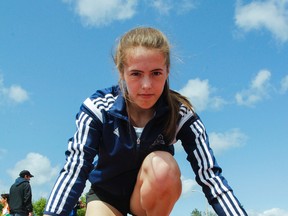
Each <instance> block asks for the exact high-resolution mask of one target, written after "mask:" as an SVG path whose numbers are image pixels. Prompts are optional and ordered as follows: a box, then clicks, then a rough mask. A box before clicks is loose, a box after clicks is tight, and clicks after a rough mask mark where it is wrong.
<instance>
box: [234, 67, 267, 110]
mask: <svg viewBox="0 0 288 216" xmlns="http://www.w3.org/2000/svg"><path fill="white" fill-rule="evenodd" d="M270 77H271V73H270V71H268V70H261V71H259V72H258V74H257V75H256V77H255V78H254V79H253V80H252V82H251V84H250V87H249V88H248V89H245V90H242V91H241V92H238V93H236V95H235V98H236V102H237V103H238V104H239V105H245V106H253V105H255V104H256V103H258V102H260V101H262V100H263V99H264V98H266V97H268V96H269V90H270V87H271V85H270V83H269V81H270Z"/></svg>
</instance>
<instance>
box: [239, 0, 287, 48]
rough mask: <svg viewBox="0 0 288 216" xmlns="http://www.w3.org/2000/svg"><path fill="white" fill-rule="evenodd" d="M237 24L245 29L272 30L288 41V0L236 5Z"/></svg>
mask: <svg viewBox="0 0 288 216" xmlns="http://www.w3.org/2000/svg"><path fill="white" fill-rule="evenodd" d="M239 2H240V1H238V3H239ZM235 22H236V25H237V26H238V27H239V28H241V29H243V30H244V31H247V32H248V31H251V30H255V29H256V30H259V29H261V28H264V29H267V30H268V31H270V32H271V33H272V34H273V36H274V37H275V38H276V39H278V40H279V41H282V42H287V41H288V0H281V1H279V0H266V1H252V2H251V3H249V4H246V5H241V4H240V3H239V4H238V5H237V7H236V14H235Z"/></svg>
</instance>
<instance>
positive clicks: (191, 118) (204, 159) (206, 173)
mask: <svg viewBox="0 0 288 216" xmlns="http://www.w3.org/2000/svg"><path fill="white" fill-rule="evenodd" d="M179 125H180V127H181V128H180V129H179V132H178V134H177V139H180V140H181V141H182V146H183V148H184V150H185V152H186V153H187V160H188V161H189V162H190V164H191V167H192V169H193V171H194V173H195V175H196V181H197V182H198V184H199V185H200V186H201V187H202V190H203V192H204V194H205V196H206V198H207V200H208V202H209V204H210V205H211V206H212V207H213V209H214V210H215V212H216V213H217V215H220V216H226V215H237V216H238V215H243V216H244V215H247V213H246V212H245V210H244V209H243V207H242V206H241V204H240V202H239V201H238V200H237V198H236V197H235V195H234V194H233V190H232V188H231V187H230V186H229V185H228V182H227V181H226V179H225V178H224V177H223V176H222V174H221V173H222V170H221V168H220V166H219V165H218V164H217V162H216V159H215V157H214V155H213V151H212V149H211V148H210V145H209V140H208V136H207V133H206V130H205V127H204V125H203V123H202V122H201V120H200V119H199V117H198V116H197V115H196V114H193V113H192V112H188V113H186V114H185V115H183V116H182V118H181V120H180V124H179Z"/></svg>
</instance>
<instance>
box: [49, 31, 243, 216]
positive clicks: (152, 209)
mask: <svg viewBox="0 0 288 216" xmlns="http://www.w3.org/2000/svg"><path fill="white" fill-rule="evenodd" d="M114 60H115V64H116V67H117V69H118V71H119V77H120V78H119V85H116V86H112V87H110V88H106V89H103V90H98V91H96V93H94V94H93V95H92V96H91V97H89V98H88V99H86V100H85V101H84V103H83V105H82V106H81V109H80V112H79V113H78V114H77V119H76V124H77V131H76V133H75V135H74V137H73V138H71V139H70V140H69V144H68V150H67V151H66V156H67V158H66V164H65V166H64V167H63V169H62V171H61V173H60V175H59V177H58V179H57V181H56V183H55V186H54V188H53V190H52V192H51V194H50V198H49V199H48V202H47V205H46V208H45V214H46V215H67V214H68V213H69V212H70V211H71V210H72V208H73V206H74V205H75V203H76V202H77V201H78V198H79V196H80V195H81V193H82V192H83V189H84V187H85V182H86V180H87V179H88V178H89V180H90V182H91V185H92V186H91V189H90V191H89V193H88V194H87V211H86V215H88V216H92V215H101V216H110V215H115V216H121V215H127V213H130V214H133V215H137V216H142V215H149V216H166V215H169V214H170V212H171V211H172V209H173V206H174V204H175V202H176V201H177V200H178V198H179V196H180V194H181V180H180V175H181V174H180V169H179V167H178V165H177V162H176V161H175V159H174V158H173V154H174V148H173V144H174V143H175V142H176V141H177V140H181V142H182V145H183V147H184V149H185V151H186V152H187V155H188V157H187V159H188V161H189V162H190V164H191V167H192V169H193V170H194V172H195V174H196V180H197V182H198V183H199V184H200V185H201V186H202V188H203V192H204V193H205V195H206V197H207V199H208V201H209V203H210V204H211V205H212V206H213V208H214V210H215V211H216V213H217V214H218V215H247V214H246V212H245V210H244V209H243V208H242V206H241V205H240V203H239V201H238V200H237V199H236V197H235V196H234V194H233V192H232V189H231V188H230V187H229V185H228V184H227V181H226V180H225V178H224V177H223V176H222V175H221V168H220V167H219V166H218V164H217V163H216V160H215V158H214V156H213V152H212V150H211V148H210V146H209V143H208V138H207V134H206V131H205V128H204V125H203V123H202V122H201V120H200V119H199V117H198V115H197V114H196V113H195V112H194V111H193V107H192V105H191V104H190V103H189V101H188V100H187V99H186V98H185V97H183V96H181V95H180V94H178V93H176V92H174V91H172V90H170V88H169V81H168V80H169V79H168V78H169V73H170V47H169V42H168V40H167V38H166V37H165V35H163V33H162V32H160V31H159V30H157V29H154V28H149V27H139V28H135V29H132V30H130V31H129V32H127V33H126V34H124V35H123V36H122V38H121V39H120V41H119V44H118V47H117V50H116V53H115V56H114ZM94 159H95V160H94Z"/></svg>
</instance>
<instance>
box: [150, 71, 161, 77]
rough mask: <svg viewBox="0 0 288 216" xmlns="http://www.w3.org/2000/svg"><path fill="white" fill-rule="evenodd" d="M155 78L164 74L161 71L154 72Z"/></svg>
mask: <svg viewBox="0 0 288 216" xmlns="http://www.w3.org/2000/svg"><path fill="white" fill-rule="evenodd" d="M152 74H153V76H160V75H161V74H162V72H160V71H153V73H152Z"/></svg>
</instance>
